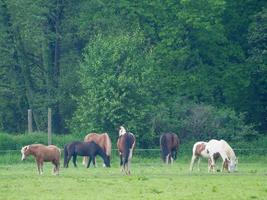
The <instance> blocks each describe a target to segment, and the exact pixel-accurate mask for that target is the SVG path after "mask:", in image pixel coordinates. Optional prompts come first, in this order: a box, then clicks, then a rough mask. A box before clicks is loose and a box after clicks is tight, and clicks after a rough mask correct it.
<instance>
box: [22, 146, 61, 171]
mask: <svg viewBox="0 0 267 200" xmlns="http://www.w3.org/2000/svg"><path fill="white" fill-rule="evenodd" d="M21 154H22V157H21V160H25V159H26V158H27V157H28V156H29V155H33V156H34V157H35V160H36V164H37V169H38V172H39V174H43V163H44V162H52V163H53V164H54V166H55V167H54V169H53V172H54V174H56V175H58V174H59V166H60V149H59V148H58V147H56V146H54V145H49V146H45V145H43V144H32V145H27V146H24V147H22V149H21Z"/></svg>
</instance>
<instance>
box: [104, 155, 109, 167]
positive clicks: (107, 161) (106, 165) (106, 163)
mask: <svg viewBox="0 0 267 200" xmlns="http://www.w3.org/2000/svg"><path fill="white" fill-rule="evenodd" d="M104 165H105V167H110V156H107V157H106V158H105V159H104Z"/></svg>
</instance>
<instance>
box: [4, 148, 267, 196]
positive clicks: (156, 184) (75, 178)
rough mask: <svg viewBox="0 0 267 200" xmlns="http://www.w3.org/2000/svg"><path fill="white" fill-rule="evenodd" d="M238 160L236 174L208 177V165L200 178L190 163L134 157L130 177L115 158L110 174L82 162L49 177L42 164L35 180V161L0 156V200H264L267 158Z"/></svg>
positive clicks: (48, 166) (187, 159)
mask: <svg viewBox="0 0 267 200" xmlns="http://www.w3.org/2000/svg"><path fill="white" fill-rule="evenodd" d="M251 158H253V159H250V157H240V163H239V166H238V170H239V171H238V172H235V173H231V174H229V173H220V172H219V173H215V174H209V173H207V162H206V161H203V162H202V163H201V172H197V171H194V172H193V173H191V174H190V173H189V171H188V168H189V162H190V157H183V158H180V157H179V155H178V160H176V161H175V163H174V164H173V165H172V166H166V165H164V164H162V162H161V160H160V159H159V158H156V157H153V158H142V157H140V156H134V157H133V162H132V175H131V176H125V175H122V174H121V173H120V170H119V160H118V156H117V155H114V156H113V159H112V163H111V168H102V167H101V165H102V161H100V159H98V160H97V161H98V162H97V163H98V167H97V168H89V169H86V168H85V167H84V166H82V164H81V163H82V159H81V157H79V159H78V168H74V167H73V164H72V163H70V166H69V168H68V169H65V168H62V166H63V159H62V160H61V169H60V175H59V176H54V175H52V173H51V172H52V164H51V163H45V166H44V174H43V175H42V176H39V175H38V173H37V170H36V164H35V163H34V162H33V159H28V160H26V161H24V162H22V161H20V155H19V153H18V152H15V153H14V154H13V155H12V159H11V160H10V156H9V157H8V156H7V155H0V159H1V160H2V161H3V160H5V162H0V199H5V200H8V199H12V200H14V199H20V200H22V199H40V200H41V199H64V200H65V199H101V200H103V199H112V200H113V199H153V200H154V199H196V200H202V199H203V200H206V199H216V200H220V199H222V200H225V199H231V200H235V199H236V200H240V199H267V184H266V183H267V162H266V161H267V159H266V156H258V157H256V158H255V157H253V156H252V157H251Z"/></svg>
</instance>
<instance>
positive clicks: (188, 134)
mask: <svg viewBox="0 0 267 200" xmlns="http://www.w3.org/2000/svg"><path fill="white" fill-rule="evenodd" d="M160 110H161V111H160V112H159V113H158V114H157V115H156V117H155V120H154V121H155V122H154V126H155V129H154V130H155V131H156V132H164V131H166V130H169V131H170V130H171V131H173V132H176V133H177V134H178V135H179V136H180V138H181V139H182V141H183V140H186V141H188V140H192V139H194V140H210V139H213V138H214V139H225V140H227V141H238V140H248V139H252V138H254V139H256V138H257V136H258V133H257V132H256V131H255V130H254V129H253V126H252V125H251V124H249V125H247V124H245V120H244V114H242V113H241V114H237V113H236V112H235V111H233V110H232V109H229V108H216V107H214V106H211V105H205V104H196V103H190V102H189V103H188V102H187V103H183V102H177V103H174V104H173V105H172V106H170V108H167V107H165V108H163V109H160Z"/></svg>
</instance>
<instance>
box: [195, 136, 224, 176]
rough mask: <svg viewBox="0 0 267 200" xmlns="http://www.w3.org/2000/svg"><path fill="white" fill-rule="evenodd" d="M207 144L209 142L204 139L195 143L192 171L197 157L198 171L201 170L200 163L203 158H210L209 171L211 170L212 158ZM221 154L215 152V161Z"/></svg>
mask: <svg viewBox="0 0 267 200" xmlns="http://www.w3.org/2000/svg"><path fill="white" fill-rule="evenodd" d="M206 146H207V142H203V141H199V142H196V143H195V144H194V146H193V149H192V158H191V163H190V171H191V172H192V171H193V168H194V163H195V161H196V159H197V160H198V164H197V168H198V171H200V168H199V165H200V161H201V158H206V159H208V171H210V170H211V159H210V155H209V154H208V151H207V149H206ZM219 156H220V155H219V154H218V153H216V154H214V155H213V158H214V161H216V160H217V159H218V158H219Z"/></svg>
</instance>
